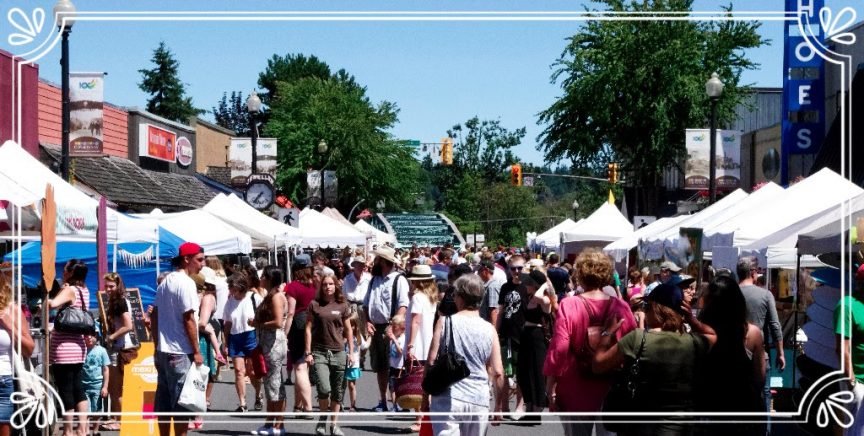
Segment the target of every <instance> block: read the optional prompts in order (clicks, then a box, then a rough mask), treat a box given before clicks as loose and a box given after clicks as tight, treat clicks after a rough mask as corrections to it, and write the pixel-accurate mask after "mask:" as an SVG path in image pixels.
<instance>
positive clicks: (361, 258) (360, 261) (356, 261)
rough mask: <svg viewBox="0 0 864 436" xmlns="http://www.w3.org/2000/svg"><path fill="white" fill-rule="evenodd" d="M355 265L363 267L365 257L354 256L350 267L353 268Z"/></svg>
mask: <svg viewBox="0 0 864 436" xmlns="http://www.w3.org/2000/svg"><path fill="white" fill-rule="evenodd" d="M355 263H362V264H363V265H366V257H364V256H363V255H362V254H360V255H357V256H354V258H352V259H351V266H354V264H355Z"/></svg>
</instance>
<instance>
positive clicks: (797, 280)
mask: <svg viewBox="0 0 864 436" xmlns="http://www.w3.org/2000/svg"><path fill="white" fill-rule="evenodd" d="M800 286H801V253H798V255H797V256H796V257H795V294H794V295H793V296H792V297H793V298H792V302H793V304H792V310H794V311H795V313H794V314H793V316H794V317H795V331H794V332H793V336H792V389H795V382H796V381H797V377H795V360H797V359H798V293H799V292H801V289H800Z"/></svg>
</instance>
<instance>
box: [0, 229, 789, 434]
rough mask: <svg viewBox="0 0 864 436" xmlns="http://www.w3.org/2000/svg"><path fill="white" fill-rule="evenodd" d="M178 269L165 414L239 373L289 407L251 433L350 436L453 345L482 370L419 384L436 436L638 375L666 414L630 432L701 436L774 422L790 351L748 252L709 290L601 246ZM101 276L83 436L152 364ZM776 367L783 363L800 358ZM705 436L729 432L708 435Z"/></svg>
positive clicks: (572, 408) (84, 340)
mask: <svg viewBox="0 0 864 436" xmlns="http://www.w3.org/2000/svg"><path fill="white" fill-rule="evenodd" d="M370 260H371V261H370ZM174 267H175V269H174V270H173V271H170V272H167V273H164V274H163V275H162V276H160V277H159V279H158V287H157V291H156V296H155V300H154V303H153V306H152V308H151V310H150V311H149V316H148V319H147V323H148V326H149V328H150V329H151V332H152V336H153V339H154V342H155V350H156V351H155V356H154V362H155V366H156V370H157V372H158V381H157V390H156V396H155V404H154V411H156V412H163V413H166V414H170V413H172V412H184V411H185V409H184V408H182V407H181V406H180V405H179V404H178V401H179V397H180V394H181V390H182V388H183V384H184V380H185V378H186V375H187V373H188V372H189V371H190V369H191V368H193V366H194V365H205V366H206V367H207V368H208V369H209V372H208V374H209V380H208V382H209V383H208V385H207V390H206V397H207V404H208V408H209V405H210V396H211V394H212V390H213V384H214V383H215V382H216V380H217V379H218V378H219V377H220V372H221V367H223V366H225V365H230V367H232V368H233V372H234V377H235V386H236V392H237V399H238V406H237V409H236V412H238V413H243V412H247V411H248V410H249V409H250V407H249V406H248V405H247V404H246V398H247V395H246V388H247V383H251V385H252V387H253V389H254V391H255V393H254V398H255V404H254V406H253V408H254V410H256V411H261V410H265V411H266V412H270V413H271V414H270V415H268V416H267V417H266V418H265V419H264V422H263V423H262V425H261V426H260V427H259V428H258V429H256V430H254V431H252V434H259V435H278V434H285V433H287V431H286V430H285V424H284V419H285V418H287V417H297V418H304V417H305V418H309V419H312V417H311V415H308V414H307V413H308V412H312V411H313V410H314V407H315V406H316V405H317V408H318V410H319V411H321V412H330V413H328V414H324V415H320V418H319V420H318V422H317V425H316V427H315V433H316V434H317V435H327V434H330V435H334V436H341V435H343V434H344V432H343V430H342V429H341V427H340V425H339V416H340V415H341V414H342V413H343V412H347V413H350V412H352V411H356V410H357V409H358V405H361V404H362V405H363V406H365V407H364V408H368V409H371V410H373V411H377V412H390V411H400V410H403V408H402V407H403V406H405V404H406V403H405V402H403V401H402V400H401V399H400V398H399V396H398V395H397V393H400V392H399V391H400V389H399V388H400V386H399V385H400V383H403V382H404V380H405V379H406V377H407V376H409V375H410V374H412V373H413V371H414V370H415V369H414V368H426V369H427V370H428V368H430V367H432V366H434V365H435V363H436V360H437V359H438V358H439V357H440V356H441V355H442V354H441V350H442V349H445V350H450V351H452V352H455V354H456V355H459V356H462V358H463V359H464V362H465V365H466V367H467V371H468V375H467V376H466V377H463V378H461V379H460V380H458V381H456V382H455V383H453V384H452V385H450V386H449V388H447V389H445V390H444V391H443V392H440V393H437V394H436V395H428V394H426V393H423V392H420V396H421V397H422V398H421V399H420V400H419V401H418V402H416V404H414V403H412V404H411V406H410V407H411V408H412V409H414V412H415V417H416V419H415V420H414V422H413V423H412V424H411V426H410V427H409V428H410V430H411V431H414V432H417V431H420V428H421V426H422V424H423V422H424V416H423V415H424V414H425V413H426V412H444V413H441V414H434V415H432V416H429V417H428V421H430V422H431V427H432V430H433V433H434V434H436V435H455V434H465V435H474V434H477V435H482V434H485V433H486V432H487V431H488V427H489V426H496V425H499V424H500V423H501V422H502V421H503V420H504V419H510V420H513V421H515V422H516V423H518V424H520V425H528V426H531V425H538V424H540V423H541V421H542V415H541V414H540V413H538V412H542V411H544V410H548V411H553V412H600V411H601V410H604V408H605V407H607V406H608V403H607V404H606V405H604V403H606V399H607V395H608V394H609V392H610V389H613V386H614V385H615V384H616V383H617V382H620V381H621V380H622V378H623V379H625V381H626V382H627V384H628V386H629V389H630V392H631V394H632V395H633V397H634V398H635V403H636V404H638V405H639V407H638V411H640V412H664V416H665V417H666V418H660V419H658V420H655V421H652V422H650V423H642V424H639V425H630V426H628V425H624V426H623V427H620V428H618V429H616V432H617V433H620V434H625V435H654V434H664V435H679V434H681V435H685V434H692V432H693V431H694V426H693V424H695V423H697V422H698V421H696V420H692V419H691V420H690V421H688V420H687V419H682V418H681V416H679V415H678V414H680V413H686V412H694V411H729V412H758V411H765V407H766V400H768V398H766V394H765V386H766V383H765V374H766V367H767V366H768V364H769V362H768V361H767V354H766V351H765V350H766V348H765V338H766V337H767V336H770V337H772V338H773V339H774V343H775V344H776V345H777V347H778V349H779V350H782V338H781V337H779V333H778V332H779V322H778V320H777V313H776V309H775V307H774V304H773V297H772V296H771V293H770V292H769V291H767V290H765V289H763V288H759V287H757V286H755V285H754V284H753V282H754V280H755V279H756V278H757V277H756V276H757V272H758V271H759V268H758V264H756V261H755V259H754V258H749V257H748V258H742V259H741V260H740V261H739V263H738V268H737V271H735V272H734V273H733V272H730V271H718V272H716V273H714V274H713V276H712V277H708V278H707V280H706V286H704V287H703V288H702V289H701V290H700V291H699V292H697V291H696V283H695V280H694V279H693V278H692V277H689V276H686V275H683V274H680V273H681V269H680V268H679V267H678V266H677V265H675V264H673V263H671V262H664V263H663V264H661V265H660V267H659V268H658V269H656V270H654V271H652V270H651V269H650V268H645V269H643V270H637V269H635V268H631V269H630V271H628V275H627V278H626V280H625V282H623V283H622V282H621V281H620V280H619V279H618V277H617V274H616V273H615V270H614V266H613V264H612V262H611V260H610V258H609V257H608V256H607V255H605V254H603V253H601V252H599V251H595V250H591V249H588V250H585V251H584V252H582V253H581V254H579V255H578V257H577V258H575V260H573V262H572V264H571V263H562V262H561V259H559V257H558V256H557V255H556V254H554V253H553V254H550V255H549V256H547V257H546V258H545V259H541V258H539V256H537V257H535V256H531V255H529V254H528V253H524V254H523V253H521V252H519V251H517V250H507V249H504V248H503V247H499V249H498V250H494V249H486V248H483V249H480V250H476V251H475V250H460V251H456V250H454V249H452V248H451V247H441V248H436V249H430V248H412V249H410V250H404V251H403V250H396V249H394V248H393V247H390V246H387V245H384V246H381V247H378V248H377V249H376V250H374V251H373V252H372V253H371V256H370V257H366V256H364V255H363V253H361V252H355V251H345V252H343V251H341V250H338V251H334V252H333V253H332V254H331V255H329V256H328V255H325V253H324V252H322V251H317V252H314V253H312V254H311V256H310V255H309V254H300V255H296V256H294V257H293V259H292V263H291V265H290V272H289V271H283V269H281V268H279V267H277V266H268V265H266V262H258V263H257V265H245V266H236V265H231V266H228V267H223V264H222V262H221V261H220V260H219V258H217V257H212V256H211V257H207V256H206V255H205V253H204V250H203V249H202V248H201V247H200V246H198V245H197V244H194V243H191V242H187V243H184V244H183V245H182V246H181V247H180V248H179V255H178V256H177V257H176V258H175V259H174ZM287 273H290V280H286V274H287ZM87 274H88V271H87V266H86V265H85V264H84V263H82V262H80V261H76V260H72V261H70V262H69V263H68V264H67V265H66V267H65V268H64V270H63V277H62V278H63V280H62V282H63V286H62V289H61V290H60V292H59V293H57V294H56V295H55V296H53V298H51V299H49V300H48V301H47V302H46V304H48V306H49V307H50V308H52V309H58V308H63V307H68V306H72V307H78V308H82V309H87V308H88V307H87V305H88V302H89V301H90V290H88V289H87V287H86V285H85V284H84V282H85V279H86V277H87ZM736 277H737V278H736ZM103 280H104V285H105V290H106V292H108V295H109V304H108V308H107V309H106V315H107V318H108V319H107V320H106V321H107V322H106V325H105V326H104V328H103V329H102V331H101V334H102V338H101V341H100V340H98V339H97V338H96V337H95V336H94V335H81V334H71V333H61V332H57V331H54V332H52V333H51V341H50V343H51V348H50V350H49V362H50V364H51V365H50V369H51V374H52V376H53V380H54V384H55V386H56V389H57V392H58V393H59V394H60V397H61V399H62V401H63V405H64V406H65V408H66V409H67V410H66V411H65V412H67V413H68V412H72V411H75V412H78V413H77V414H75V416H74V419H73V416H72V415H68V416H67V419H64V432H63V434H64V435H65V436H71V435H74V434H78V435H84V434H88V429H91V428H92V429H96V428H102V429H104V430H113V429H117V428H118V422H117V421H115V420H110V419H109V420H105V421H102V422H96V423H88V420H87V412H88V411H89V412H92V413H96V412H102V411H103V410H104V409H103V408H104V404H103V399H104V398H108V397H110V404H111V410H110V411H111V412H112V413H113V412H118V411H119V410H120V405H121V401H122V398H121V397H122V383H123V367H124V365H126V364H128V363H129V362H131V361H132V360H133V359H135V358H136V357H137V347H136V346H135V344H134V342H135V340H133V337H132V336H131V335H132V333H133V324H132V318H131V312H132V310H131V307H130V306H129V303H128V300H127V299H126V290H125V287H124V285H123V281H122V278H121V277H119V276H118V275H117V274H113V273H112V274H108V275H106V276H105V277H104V278H103ZM7 288H8V286H7ZM4 292H6V293H8V291H4ZM19 316H21V315H20V313H19V309H16V308H14V307H11V306H10V305H9V304H8V297H7V298H4V293H0V327H3V328H0V356H4V355H6V354H8V353H11V351H10V350H11V349H12V348H13V347H15V345H16V344H15V343H14V341H15V340H18V339H17V338H20V341H21V348H22V353H24V356H25V357H28V356H29V354H28V353H29V352H31V350H32V348H33V345H32V344H33V341H32V339H30V337H29V335H27V334H21V335H19V334H18V333H24V332H23V331H22V332H18V331H16V330H15V327H14V322H12V321H11V320H14V319H16V317H19ZM4 338H6V339H4ZM100 343H101V344H103V345H104V347H103V346H101V345H100ZM778 356H779V358H778V362H777V364H778V365H779V366H780V369H782V367H783V366H784V365H785V362H784V361H783V360H782V356H783V353H782V352H781V353H778ZM4 365H5V362H4V361H3V360H2V359H0V436H2V435H3V434H8V433H6V432H5V431H6V430H4V429H7V430H8V425H6V424H3V419H2V418H3V417H6V418H7V421H6V422H8V415H9V414H7V404H8V400H7V402H4V398H8V396H7V395H5V394H6V391H4V390H3V389H5V387H6V378H5V377H7V376H6V375H4V374H6V373H5V372H4V371H6V368H5V366H4ZM634 366H636V367H637V368H638V370H637V371H631V370H632V368H633V367H634ZM283 368H284V369H286V370H287V371H285V372H283ZM366 368H368V369H369V370H371V371H372V372H375V377H376V382H377V387H378V392H377V393H378V398H377V399H376V398H374V394H373V393H371V392H358V389H357V381H358V379H359V378H360V377H361V376H362V372H363V370H364V369H366ZM286 373H287V377H286V376H285V374H286ZM632 373H638V374H636V375H634V374H632ZM9 374H11V372H9ZM289 384H290V385H293V389H294V396H293V398H294V403H293V405H292V409H293V413H290V412H288V404H287V395H286V385H289ZM313 385H314V389H315V392H314V394H315V397H316V398H317V402H314V401H313V400H312V396H313ZM346 390H347V392H348V395H345V391H346ZM400 394H404V392H402V393H400ZM513 396H515V404H513V402H512V401H511V400H512V397H513ZM375 400H377V404H375ZM316 403H317V404H316ZM400 404H401V405H400ZM511 405H514V406H515V407H514V408H512V409H511ZM172 421H173V422H172ZM190 421H191V422H190ZM562 421H563V422H564V430H565V433H566V434H567V435H583V434H584V435H591V434H598V435H600V434H606V432H607V430H606V429H605V428H604V426H603V425H602V424H601V423H599V422H594V421H592V420H590V419H588V418H581V417H578V416H576V417H571V416H568V417H566V418H565V419H563V420H562ZM76 424H77V426H76ZM202 425H203V422H202V419H201V418H200V417H198V418H195V419H193V420H189V419H186V418H180V417H175V418H173V420H172V419H170V418H169V417H168V415H163V416H162V417H161V418H160V422H159V430H160V434H163V435H167V434H169V432H170V430H171V428H172V426H173V432H174V434H175V435H178V436H181V435H184V434H186V433H187V431H188V430H189V429H197V428H201V426H202ZM699 431H700V432H704V433H707V434H714V433H717V434H720V433H726V432H728V428H726V427H722V426H715V427H710V426H708V427H706V426H701V425H700V426H699ZM736 432H743V433H745V434H760V432H761V433H762V434H764V428H760V427H759V426H758V425H751V426H741V425H739V426H737V427H736Z"/></svg>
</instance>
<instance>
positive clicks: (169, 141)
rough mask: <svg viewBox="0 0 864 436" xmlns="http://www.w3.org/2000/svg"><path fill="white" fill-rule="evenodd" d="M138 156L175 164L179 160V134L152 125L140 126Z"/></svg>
mask: <svg viewBox="0 0 864 436" xmlns="http://www.w3.org/2000/svg"><path fill="white" fill-rule="evenodd" d="M138 135H139V138H138V155H139V156H142V157H150V158H153V159H159V160H164V161H166V162H174V161H176V160H177V153H176V152H177V134H176V133H174V132H171V131H168V130H165V129H162V128H159V127H156V126H154V125H152V124H144V123H142V124H140V125H139V126H138Z"/></svg>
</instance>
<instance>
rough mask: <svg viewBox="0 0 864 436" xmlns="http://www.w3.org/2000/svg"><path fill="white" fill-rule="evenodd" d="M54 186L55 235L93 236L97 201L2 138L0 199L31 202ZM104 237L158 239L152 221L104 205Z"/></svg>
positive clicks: (19, 205)
mask: <svg viewBox="0 0 864 436" xmlns="http://www.w3.org/2000/svg"><path fill="white" fill-rule="evenodd" d="M49 184H50V185H52V186H53V187H54V201H55V203H57V235H58V238H62V237H63V236H75V237H81V238H82V239H86V240H93V239H95V238H96V226H97V222H96V208H97V207H98V205H99V202H98V201H97V200H95V199H93V198H91V197H90V196H88V195H87V194H85V193H83V192H81V191H80V190H78V189H77V188H75V187H74V186H72V185H70V184H69V183H67V182H66V181H65V180H63V179H62V178H61V177H60V176H58V175H57V174H54V173H53V172H52V171H51V170H50V169H48V167H46V166H45V165H43V164H42V163H41V162H39V161H38V160H37V159H36V158H34V157H33V156H30V154H29V153H27V152H26V151H24V150H23V149H22V148H21V146H19V145H18V144H16V143H15V142H13V141H6V142H5V143H4V144H3V146H2V147H0V199H3V200H8V201H9V202H11V203H12V204H14V205H15V206H18V207H26V206H31V205H35V206H37V210H38V209H39V208H38V204H36V203H38V202H39V201H41V200H42V199H43V198H44V197H45V187H46V185H49ZM37 213H41V211H40V212H37ZM106 216H107V218H108V229H107V230H108V240H109V241H111V242H120V243H122V242H151V243H153V242H158V241H159V226H158V224H157V223H156V222H155V221H152V220H146V219H137V218H133V217H130V216H128V215H125V214H122V213H120V212H117V211H116V210H113V209H110V208H108V209H107V211H106Z"/></svg>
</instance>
